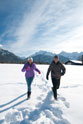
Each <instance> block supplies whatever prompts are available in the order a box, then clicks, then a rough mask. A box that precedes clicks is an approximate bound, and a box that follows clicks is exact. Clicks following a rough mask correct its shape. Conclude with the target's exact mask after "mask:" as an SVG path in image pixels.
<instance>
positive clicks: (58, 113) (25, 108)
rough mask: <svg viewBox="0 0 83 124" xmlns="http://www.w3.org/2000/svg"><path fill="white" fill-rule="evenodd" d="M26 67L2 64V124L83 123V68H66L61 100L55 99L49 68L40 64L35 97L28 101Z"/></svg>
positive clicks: (34, 83) (36, 78) (35, 84)
mask: <svg viewBox="0 0 83 124" xmlns="http://www.w3.org/2000/svg"><path fill="white" fill-rule="evenodd" d="M22 67H23V65H19V64H0V124H82V123H83V67H82V66H72V65H67V66H66V69H67V71H66V74H65V76H63V77H62V79H61V86H60V89H59V90H58V101H55V100H54V98H53V93H52V90H51V87H52V84H51V79H50V80H49V81H47V80H46V78H45V77H46V72H47V68H48V65H37V67H38V68H39V69H40V70H41V75H39V74H37V73H36V76H35V79H34V81H33V85H32V96H31V99H30V100H26V91H27V86H26V81H25V76H24V73H22V72H21V68H22Z"/></svg>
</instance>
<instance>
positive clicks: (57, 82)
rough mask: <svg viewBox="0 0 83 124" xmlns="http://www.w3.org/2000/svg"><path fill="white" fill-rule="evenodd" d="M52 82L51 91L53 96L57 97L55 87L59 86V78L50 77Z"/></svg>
mask: <svg viewBox="0 0 83 124" xmlns="http://www.w3.org/2000/svg"><path fill="white" fill-rule="evenodd" d="M52 84H53V88H52V90H53V93H54V98H55V99H57V89H59V86H60V79H57V78H52Z"/></svg>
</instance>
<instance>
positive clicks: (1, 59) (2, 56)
mask: <svg viewBox="0 0 83 124" xmlns="http://www.w3.org/2000/svg"><path fill="white" fill-rule="evenodd" d="M23 62H24V60H23V59H21V58H20V57H18V56H16V55H15V54H13V53H11V52H9V51H8V50H3V49H1V48H0V63H23Z"/></svg>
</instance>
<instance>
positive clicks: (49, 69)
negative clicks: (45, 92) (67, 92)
mask: <svg viewBox="0 0 83 124" xmlns="http://www.w3.org/2000/svg"><path fill="white" fill-rule="evenodd" d="M51 70H52V64H51V65H50V66H49V68H48V71H47V74H46V79H47V80H48V76H49V73H50V71H51Z"/></svg>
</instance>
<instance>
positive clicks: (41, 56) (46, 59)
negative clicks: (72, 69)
mask: <svg viewBox="0 0 83 124" xmlns="http://www.w3.org/2000/svg"><path fill="white" fill-rule="evenodd" d="M55 55H56V53H55V54H54V53H52V52H47V51H39V52H36V53H35V54H33V55H32V57H33V59H34V61H35V62H36V63H51V62H52V60H53V58H54V56H55ZM58 56H59V59H60V61H61V62H62V63H65V62H66V61H68V60H69V59H68V58H67V57H64V56H62V55H58Z"/></svg>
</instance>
